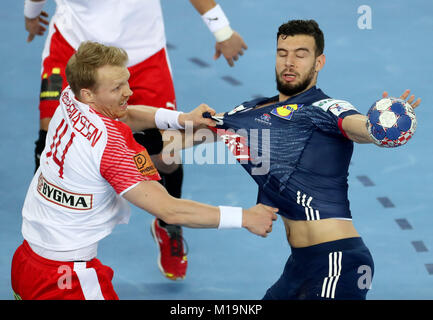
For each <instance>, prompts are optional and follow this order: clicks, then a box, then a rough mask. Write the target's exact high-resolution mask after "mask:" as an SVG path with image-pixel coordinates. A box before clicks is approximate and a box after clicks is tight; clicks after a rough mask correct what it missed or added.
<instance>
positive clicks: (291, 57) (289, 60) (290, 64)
mask: <svg viewBox="0 0 433 320" xmlns="http://www.w3.org/2000/svg"><path fill="white" fill-rule="evenodd" d="M294 61H295V59H294V54H293V53H289V54H288V55H287V56H286V59H285V60H284V65H285V66H286V67H288V68H290V67H293V66H294V65H295V64H294Z"/></svg>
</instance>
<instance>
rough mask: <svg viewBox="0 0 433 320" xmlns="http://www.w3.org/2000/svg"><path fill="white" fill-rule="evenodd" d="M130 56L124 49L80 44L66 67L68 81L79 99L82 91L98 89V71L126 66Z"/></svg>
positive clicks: (91, 43) (95, 43)
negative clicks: (108, 66) (108, 67)
mask: <svg viewBox="0 0 433 320" xmlns="http://www.w3.org/2000/svg"><path fill="white" fill-rule="evenodd" d="M127 62H128V54H127V53H126V51H125V50H124V49H121V48H117V47H113V46H105V45H103V44H100V43H97V42H92V41H85V42H82V43H81V44H80V46H79V47H78V50H77V52H76V53H74V54H73V55H72V57H71V58H70V59H69V61H68V64H67V65H66V69H65V73H66V80H67V81H68V84H69V86H70V87H71V89H72V92H73V93H74V94H75V96H76V97H77V98H79V97H80V91H81V89H90V90H96V89H97V86H96V84H97V82H96V72H97V69H98V68H100V67H103V66H106V65H110V66H120V67H124V66H126V63H127Z"/></svg>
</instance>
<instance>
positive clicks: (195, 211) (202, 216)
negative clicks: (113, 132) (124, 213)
mask: <svg viewBox="0 0 433 320" xmlns="http://www.w3.org/2000/svg"><path fill="white" fill-rule="evenodd" d="M123 197H124V198H125V199H126V200H128V201H129V202H131V203H132V204H134V205H136V206H137V207H139V208H141V209H143V210H146V211H147V212H149V213H151V214H153V215H154V216H156V217H158V218H159V219H162V220H163V221H165V222H166V223H168V224H175V225H182V226H186V227H190V228H241V227H243V228H245V229H247V230H249V231H250V232H252V233H254V234H256V235H259V236H262V237H266V236H267V234H268V233H269V232H271V231H272V222H273V221H275V220H276V219H277V215H276V214H275V212H277V211H278V210H277V209H275V208H272V207H269V206H265V205H262V204H258V205H256V206H254V207H252V208H249V209H242V208H235V207H224V208H226V209H224V208H223V209H220V208H218V207H215V206H211V205H207V204H203V203H200V202H196V201H192V200H185V199H177V198H174V197H172V196H171V195H169V194H168V192H167V191H166V189H165V188H164V187H163V186H162V185H161V184H160V183H158V182H156V181H143V182H140V183H139V184H138V185H137V186H135V187H134V188H132V189H131V190H129V191H127V192H126V193H125V194H124V195H123Z"/></svg>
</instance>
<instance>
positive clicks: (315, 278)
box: [263, 237, 374, 300]
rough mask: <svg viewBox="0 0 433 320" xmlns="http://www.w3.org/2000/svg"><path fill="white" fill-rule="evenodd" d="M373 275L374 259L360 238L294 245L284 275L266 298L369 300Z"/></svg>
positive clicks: (268, 292)
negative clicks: (311, 244)
mask: <svg viewBox="0 0 433 320" xmlns="http://www.w3.org/2000/svg"><path fill="white" fill-rule="evenodd" d="M373 274H374V263H373V258H372V257H371V254H370V251H369V250H368V248H367V247H366V246H365V244H364V242H363V241H362V239H361V238H359V237H357V238H348V239H341V240H336V241H330V242H324V243H320V244H317V245H314V246H310V247H304V248H292V254H291V255H290V257H289V259H288V260H287V263H286V266H285V267H284V271H283V274H282V275H281V277H280V279H279V280H278V281H277V282H276V283H275V284H274V285H273V286H272V287H270V288H269V289H268V290H267V292H266V294H265V296H264V297H263V299H264V300H317V299H319V300H321V299H341V300H353V299H360V300H365V298H366V295H367V292H368V290H369V289H370V288H371V281H372V279H373Z"/></svg>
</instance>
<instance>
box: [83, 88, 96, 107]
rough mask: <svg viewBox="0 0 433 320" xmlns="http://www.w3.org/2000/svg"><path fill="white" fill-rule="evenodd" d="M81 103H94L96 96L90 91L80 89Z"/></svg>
mask: <svg viewBox="0 0 433 320" xmlns="http://www.w3.org/2000/svg"><path fill="white" fill-rule="evenodd" d="M80 101H81V102H83V103H85V104H90V103H92V102H94V94H93V92H92V91H91V90H89V89H80Z"/></svg>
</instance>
